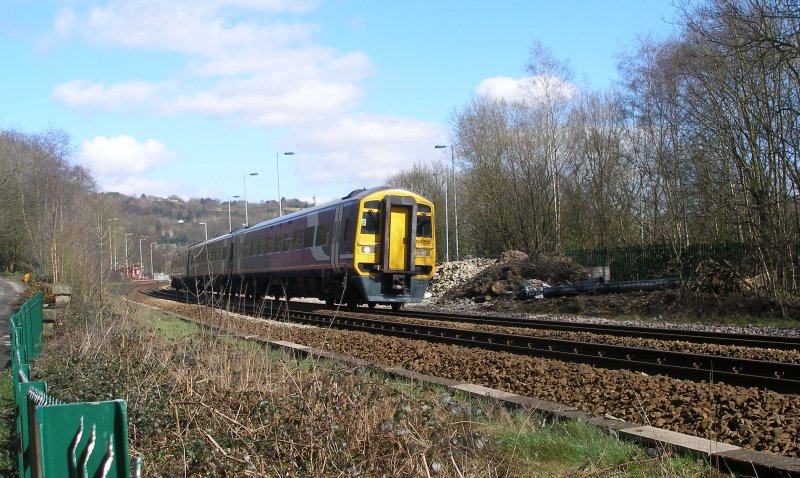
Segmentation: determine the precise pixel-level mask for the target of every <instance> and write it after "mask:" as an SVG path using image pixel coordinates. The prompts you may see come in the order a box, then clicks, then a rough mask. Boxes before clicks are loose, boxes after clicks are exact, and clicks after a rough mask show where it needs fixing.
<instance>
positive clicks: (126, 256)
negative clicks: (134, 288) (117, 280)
mask: <svg viewBox="0 0 800 478" xmlns="http://www.w3.org/2000/svg"><path fill="white" fill-rule="evenodd" d="M132 235H133V233H132V232H126V233H125V275H126V276H127V275H128V273H129V272H130V270H131V269H130V266H129V265H128V236H132Z"/></svg>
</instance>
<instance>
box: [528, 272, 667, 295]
mask: <svg viewBox="0 0 800 478" xmlns="http://www.w3.org/2000/svg"><path fill="white" fill-rule="evenodd" d="M680 284H681V281H680V279H675V278H670V279H652V280H632V281H617V282H604V281H603V279H602V278H601V277H598V278H596V279H592V280H589V281H586V282H581V283H580V284H575V285H562V286H555V287H533V286H532V285H531V284H530V283H528V282H523V284H522V286H521V287H520V289H519V292H518V293H517V297H518V298H519V299H522V300H531V299H544V298H550V297H564V296H572V295H582V294H616V293H620V292H634V291H651V290H662V289H674V288H676V287H678V286H680Z"/></svg>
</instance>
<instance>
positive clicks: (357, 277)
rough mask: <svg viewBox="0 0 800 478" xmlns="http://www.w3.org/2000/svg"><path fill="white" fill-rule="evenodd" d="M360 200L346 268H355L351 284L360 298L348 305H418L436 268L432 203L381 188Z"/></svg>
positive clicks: (396, 190)
mask: <svg viewBox="0 0 800 478" xmlns="http://www.w3.org/2000/svg"><path fill="white" fill-rule="evenodd" d="M359 196H361V197H359V200H358V202H357V207H358V210H357V216H356V217H357V218H358V221H357V227H356V228H355V229H356V230H355V235H354V236H355V237H354V241H353V244H354V247H353V250H354V253H353V255H352V263H351V264H348V265H349V266H350V267H351V268H352V276H351V277H350V279H349V280H348V282H349V283H350V284H351V285H352V286H354V287H355V289H356V291H357V292H358V296H359V297H358V298H352V297H351V298H348V297H346V298H345V301H346V302H350V301H352V300H357V302H359V303H364V302H366V303H367V304H368V305H370V306H374V305H375V304H389V305H391V306H392V307H393V308H395V309H399V308H400V307H401V306H402V304H404V303H407V302H419V301H420V300H422V298H423V297H424V294H425V290H426V288H427V286H428V283H429V282H430V279H431V277H432V276H433V274H434V272H435V265H436V238H435V233H434V231H435V223H434V208H433V203H432V202H430V201H429V200H427V199H425V198H423V197H422V196H420V195H418V194H416V193H412V192H410V191H406V190H402V189H386V188H378V189H375V190H371V191H364V192H362V193H361V194H359ZM342 259H345V260H348V262H349V260H350V259H349V256H344V257H342ZM345 295H347V294H346V293H345ZM328 297H329V299H328V301H329V302H330V300H331V296H328ZM333 298H334V299H335V295H334V297H333Z"/></svg>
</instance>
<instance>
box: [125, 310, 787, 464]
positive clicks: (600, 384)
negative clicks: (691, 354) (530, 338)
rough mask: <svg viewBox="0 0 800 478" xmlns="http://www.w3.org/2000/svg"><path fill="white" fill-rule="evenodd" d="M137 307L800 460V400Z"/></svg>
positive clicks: (219, 314) (209, 313) (208, 313)
mask: <svg viewBox="0 0 800 478" xmlns="http://www.w3.org/2000/svg"><path fill="white" fill-rule="evenodd" d="M136 300H138V301H141V302H146V303H149V304H150V305H154V306H156V307H159V308H162V309H165V310H168V311H172V312H175V313H178V314H181V315H186V316H189V317H193V318H195V319H198V320H202V321H204V322H205V323H209V324H214V325H219V326H224V327H227V328H228V329H229V330H232V331H236V332H237V333H240V334H247V335H257V336H260V337H263V338H265V339H270V340H289V341H292V342H296V343H300V344H303V345H308V346H312V347H318V348H322V349H326V350H330V351H332V352H337V353H342V354H347V355H351V356H354V357H357V358H360V359H364V360H369V361H372V362H377V363H383V364H387V365H392V366H398V367H403V368H406V369H409V370H413V371H416V372H420V373H425V374H430V375H436V376H440V377H445V378H451V379H455V380H463V381H468V382H471V383H475V384H480V385H485V386H488V387H492V388H497V389H500V390H505V391H508V392H513V393H518V394H521V395H526V396H530V397H534V398H539V399H543V400H548V401H554V402H559V403H563V404H567V405H572V406H575V407H577V408H579V409H581V410H584V411H587V412H591V413H594V414H596V415H598V416H606V417H613V418H620V419H623V420H627V421H630V422H635V423H642V424H649V425H653V426H657V427H661V428H665V429H669V430H674V431H679V432H683V433H687V434H691V435H695V436H700V437H703V438H708V439H712V440H717V441H721V442H725V443H731V444H734V445H738V446H742V447H745V448H751V449H754V450H758V451H766V452H770V453H774V454H778V455H786V456H790V457H795V458H796V457H800V447H799V446H798V438H797V434H798V430H800V395H796V394H791V395H788V394H778V393H774V392H770V391H763V390H758V389H752V388H742V387H732V386H728V385H722V384H714V383H695V382H688V381H679V380H673V379H669V378H666V377H661V376H646V375H643V374H638V373H633V372H628V371H619V370H604V369H596V368H592V367H589V366H586V365H579V364H568V363H562V362H558V361H553V360H548V359H536V358H528V357H521V356H517V355H514V354H509V353H503V352H490V351H484V350H478V349H470V348H464V347H458V346H450V345H438V344H431V343H428V342H420V341H412V340H398V339H393V338H389V337H382V336H375V335H370V334H365V333H361V332H348V331H338V330H327V329H319V328H300V327H286V326H285V325H284V324H280V323H277V322H274V321H265V320H262V319H253V318H249V317H243V316H239V315H236V314H230V313H227V312H224V311H219V310H212V309H208V308H205V307H200V306H195V305H185V304H178V303H174V302H170V301H165V300H159V299H152V298H145V297H143V296H141V295H139V296H137V298H136ZM526 333H527V334H530V330H527V329H526ZM589 335H591V334H589ZM610 338H611V339H617V338H615V337H610ZM625 340H626V344H627V345H630V343H629V342H627V339H625ZM688 345H691V346H693V347H694V346H696V344H688ZM728 348H730V347H728ZM727 352H733V353H739V352H736V351H726V353H727ZM775 352H777V351H775ZM796 359H797V357H790V358H789V359H788V360H796Z"/></svg>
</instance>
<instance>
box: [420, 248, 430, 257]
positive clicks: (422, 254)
mask: <svg viewBox="0 0 800 478" xmlns="http://www.w3.org/2000/svg"><path fill="white" fill-rule="evenodd" d="M430 255H431V250H430V249H417V256H419V257H428V256H430Z"/></svg>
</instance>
